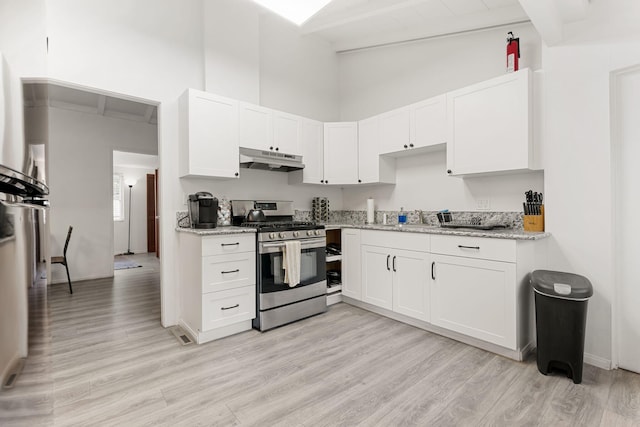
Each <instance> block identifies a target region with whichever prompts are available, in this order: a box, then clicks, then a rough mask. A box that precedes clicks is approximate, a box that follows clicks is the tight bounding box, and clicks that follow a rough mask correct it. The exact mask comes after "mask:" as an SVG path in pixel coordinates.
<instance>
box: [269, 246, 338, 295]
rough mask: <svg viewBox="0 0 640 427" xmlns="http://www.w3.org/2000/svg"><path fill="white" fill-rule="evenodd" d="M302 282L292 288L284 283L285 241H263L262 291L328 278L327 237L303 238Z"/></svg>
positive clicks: (299, 285)
mask: <svg viewBox="0 0 640 427" xmlns="http://www.w3.org/2000/svg"><path fill="white" fill-rule="evenodd" d="M300 243H301V251H300V284H298V285H296V286H294V287H293V288H291V287H290V286H289V285H288V284H287V283H284V269H283V268H282V266H283V262H282V261H283V259H282V258H283V256H282V255H283V251H284V243H283V242H263V243H260V245H259V248H258V274H260V277H259V280H258V282H259V283H258V287H259V291H260V293H263V294H264V293H269V292H278V291H285V290H288V289H294V288H299V287H302V286H307V285H313V284H315V283H318V282H322V281H324V280H326V278H327V271H326V265H325V263H326V253H325V247H326V239H325V238H324V237H322V238H317V239H307V240H301V241H300Z"/></svg>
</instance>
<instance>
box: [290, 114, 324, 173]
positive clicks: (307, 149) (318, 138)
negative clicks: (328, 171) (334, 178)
mask: <svg viewBox="0 0 640 427" xmlns="http://www.w3.org/2000/svg"><path fill="white" fill-rule="evenodd" d="M301 133H302V138H301V141H300V142H301V144H302V147H301V148H302V162H303V163H304V169H302V170H299V171H295V172H289V183H290V184H324V123H322V122H319V121H317V120H310V119H303V121H302V132H301Z"/></svg>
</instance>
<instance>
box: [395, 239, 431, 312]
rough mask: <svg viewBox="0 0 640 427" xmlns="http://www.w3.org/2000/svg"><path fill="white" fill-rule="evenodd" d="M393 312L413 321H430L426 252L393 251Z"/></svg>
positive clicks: (428, 271) (429, 265)
mask: <svg viewBox="0 0 640 427" xmlns="http://www.w3.org/2000/svg"><path fill="white" fill-rule="evenodd" d="M391 266H392V270H393V311H395V312H396V313H401V314H404V315H407V316H410V317H413V318H415V319H419V320H424V321H425V322H428V321H429V320H430V316H429V313H430V308H431V307H430V302H429V295H430V289H429V287H430V282H431V279H430V274H431V263H430V257H429V254H428V253H426V252H414V251H405V250H394V252H393V253H392V259H391Z"/></svg>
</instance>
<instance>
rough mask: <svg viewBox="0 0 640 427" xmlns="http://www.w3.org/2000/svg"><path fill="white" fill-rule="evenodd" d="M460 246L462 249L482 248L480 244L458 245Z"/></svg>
mask: <svg viewBox="0 0 640 427" xmlns="http://www.w3.org/2000/svg"><path fill="white" fill-rule="evenodd" d="M458 247H459V248H460V249H475V250H478V251H479V250H480V246H464V245H458Z"/></svg>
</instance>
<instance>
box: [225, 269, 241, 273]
mask: <svg viewBox="0 0 640 427" xmlns="http://www.w3.org/2000/svg"><path fill="white" fill-rule="evenodd" d="M239 271H240V269H239V268H236V269H235V270H229V271H221V273H222V274H231V273H237V272H239Z"/></svg>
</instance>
